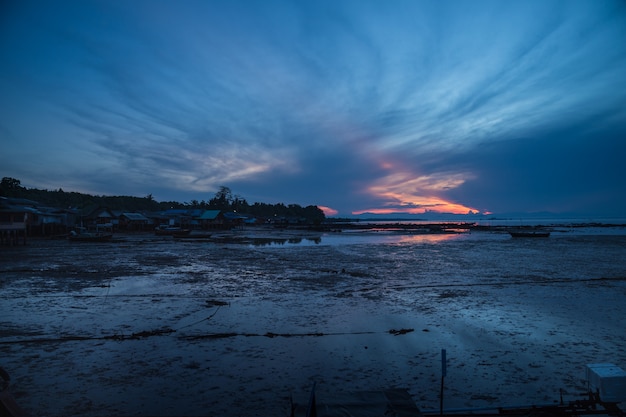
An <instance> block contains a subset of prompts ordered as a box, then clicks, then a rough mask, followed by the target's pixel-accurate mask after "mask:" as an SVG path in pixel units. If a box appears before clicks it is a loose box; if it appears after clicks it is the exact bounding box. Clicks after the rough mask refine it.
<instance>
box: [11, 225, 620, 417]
mask: <svg viewBox="0 0 626 417" xmlns="http://www.w3.org/2000/svg"><path fill="white" fill-rule="evenodd" d="M490 239H491V238H490ZM499 239H502V241H501V242H500V240H499ZM503 239H504V238H500V237H498V238H495V239H491V240H493V242H491V241H490V242H488V243H487V244H488V245H492V246H491V247H489V248H486V249H481V248H483V246H480V248H479V249H475V250H474V252H470V251H468V250H467V248H468V246H461V247H459V248H457V247H456V246H450V247H448V248H447V249H446V250H449V251H456V250H458V252H454V253H453V254H451V255H450V256H441V254H439V255H438V254H437V253H438V252H437V251H440V250H441V247H442V246H441V245H438V244H435V243H431V244H428V242H427V243H426V244H425V246H419V248H420V250H422V251H424V252H425V253H424V254H423V256H422V255H419V256H418V257H416V256H417V255H416V253H415V250H416V248H417V247H414V246H411V245H409V246H402V245H401V246H397V247H389V248H387V249H381V248H380V247H379V248H377V249H376V251H374V250H373V249H371V250H372V251H371V252H368V251H370V249H369V246H368V247H364V246H351V245H343V246H342V245H339V246H332V245H331V246H324V245H321V246H320V245H317V246H316V245H311V246H298V245H294V246H288V245H287V246H285V247H279V248H276V247H269V246H249V245H245V246H242V245H237V244H215V243H211V242H203V243H183V244H180V243H177V244H174V243H172V242H171V241H165V240H156V239H152V238H143V239H139V238H137V239H134V240H133V239H131V240H127V239H126V240H123V241H119V242H114V243H112V244H108V245H95V246H92V247H90V248H88V249H86V248H85V247H84V246H81V247H80V248H76V247H73V248H69V249H68V247H67V242H57V243H51V242H48V241H46V242H31V244H30V245H29V246H28V247H27V248H10V249H7V250H3V253H2V255H1V257H2V258H1V260H2V268H1V269H2V274H1V275H0V279H1V280H2V281H1V288H2V298H1V304H0V306H1V310H2V318H1V319H0V353H1V355H2V356H1V359H0V366H2V367H4V368H5V369H6V370H8V371H9V372H10V373H11V376H12V378H13V381H12V386H11V390H12V392H13V395H14V396H15V398H16V399H17V401H18V403H19V404H20V405H21V406H22V407H23V408H25V409H26V410H27V411H29V412H31V413H32V414H33V415H38V416H46V415H48V416H61V415H81V416H105V415H161V416H168V415H228V416H238V415H241V416H254V415H258V416H268V415H274V416H285V415H288V413H289V405H290V404H289V401H290V396H292V395H293V396H294V398H296V399H298V400H299V399H303V398H304V399H305V398H306V397H307V395H308V392H309V389H310V387H311V386H312V384H313V382H315V383H317V391H318V397H319V398H320V399H323V397H324V396H332V395H336V394H337V393H340V392H344V391H355V390H373V389H385V388H392V387H401V388H407V389H408V390H409V392H410V394H411V395H412V397H413V399H414V400H415V403H416V404H417V405H418V406H419V407H420V408H421V409H426V410H429V409H430V410H435V409H438V407H439V388H440V381H441V361H440V355H441V349H446V352H447V357H448V362H447V364H448V368H447V377H446V379H445V397H444V399H445V406H446V408H466V407H484V406H492V405H525V404H544V403H549V404H550V403H554V402H555V401H558V400H559V395H560V392H559V390H560V389H563V390H564V391H563V392H564V395H565V398H566V399H575V397H577V395H578V394H579V393H582V392H584V391H585V390H586V386H585V379H584V378H585V373H584V367H585V364H587V363H597V362H612V363H615V364H617V365H619V366H622V367H625V365H626V332H624V324H623V323H626V281H625V278H626V269H625V267H624V264H623V259H624V258H622V257H621V255H623V254H624V243H625V242H624V241H623V238H621V240H619V238H617V240H615V241H613V242H611V243H610V244H609V245H608V246H607V247H606V248H604V249H603V251H602V252H601V253H600V254H599V255H598V254H593V253H586V252H584V253H583V252H580V253H571V251H570V253H569V254H568V252H567V251H563V250H564V248H569V247H570V246H571V244H570V243H569V242H564V241H563V242H558V241H552V242H556V243H549V244H550V245H561V246H560V247H558V248H555V249H554V251H555V252H554V254H552V255H550V254H547V255H546V256H555V257H556V258H554V259H561V261H560V262H562V263H563V265H558V262H557V261H556V260H554V259H553V260H551V261H549V262H548V261H541V260H540V258H538V257H534V256H535V255H537V256H538V255H539V254H540V253H542V252H544V251H548V252H549V251H551V250H552V249H550V247H546V248H543V249H541V250H539V249H535V248H533V247H531V246H527V245H526V246H523V247H519V246H513V245H519V244H517V243H510V242H508V241H504V240H503ZM433 242H434V241H433ZM481 242H482V241H480V242H478V243H472V245H474V246H476V245H483V243H481ZM470 243H471V242H470ZM545 245H548V243H546V244H545ZM474 246H472V247H474ZM571 247H572V248H574V249H571V250H576V251H582V249H580V248H579V246H571ZM581 247H584V246H581ZM576 248H578V249H576ZM476 250H488V251H489V253H493V251H494V250H495V251H499V252H498V253H497V254H496V257H504V258H506V257H507V256H508V255H507V253H509V252H510V251H518V255H517V257H518V258H519V254H520V253H525V254H526V255H529V256H530V255H533V256H530V257H529V260H530V259H535V265H534V266H530V267H529V268H530V270H527V271H524V272H521V273H520V275H519V277H516V276H508V277H502V276H501V275H502V273H501V269H498V268H501V267H500V266H497V265H499V264H496V263H495V262H496V261H495V260H494V261H484V262H485V264H484V265H478V266H474V267H473V266H471V265H472V263H477V262H483V261H480V260H479V259H480V257H477V256H478V255H477V252H476ZM535 251H538V252H535ZM426 252H428V253H426ZM464 253H466V254H464ZM546 253H547V252H546ZM591 257H594V259H595V260H596V264H595V265H588V264H589V259H591ZM511 259H513V258H511ZM503 261H505V262H506V259H504V260H503ZM542 262H543V263H542ZM576 262H580V264H579V265H578V264H576V265H574V264H575V263H576ZM609 262H610V263H612V264H613V265H611V266H609V265H606V264H608V263H609ZM620 262H622V264H620ZM435 263H437V265H435ZM445 263H449V264H445ZM603 264H604V265H603ZM383 265H384V268H383ZM478 267H480V269H481V271H482V272H480V273H477V272H476V271H475V269H476V268H478ZM428 268H431V269H428ZM564 268H569V270H570V271H572V270H573V271H577V272H576V273H572V272H568V273H565V272H560V271H563V269H564ZM416 270H420V271H422V272H421V273H420V274H421V275H420V274H418V273H417V272H415V271H416ZM383 271H387V272H383ZM529 271H530V272H529ZM384 274H386V275H384ZM416 275H420V279H413V278H411V279H409V278H407V277H409V276H416ZM441 276H447V279H446V280H445V281H442V278H441ZM381 277H382V278H381ZM468 277H469V278H468Z"/></svg>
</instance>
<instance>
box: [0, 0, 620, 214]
mask: <svg viewBox="0 0 626 417" xmlns="http://www.w3.org/2000/svg"><path fill="white" fill-rule="evenodd" d="M625 9H626V6H624V5H623V4H621V3H620V2H619V1H615V2H613V1H606V2H599V3H593V4H592V3H589V2H575V3H572V2H539V1H538V2H524V3H502V2H489V1H487V2H480V3H472V4H464V3H458V2H436V3H424V2H412V1H407V2H404V1H399V2H395V3H393V4H381V3H379V2H369V1H365V2H352V1H346V2H340V3H336V2H332V3H330V2H328V3H327V2H315V3H310V2H300V1H269V2H261V3H258V4H257V3H252V4H251V3H249V2H237V1H235V2H208V3H202V2H200V3H197V2H184V3H181V4H179V5H176V7H174V6H173V5H172V4H170V3H168V2H141V1H140V2H132V3H128V4H125V3H114V4H107V3H97V2H95V3H82V2H77V3H72V4H69V3H68V4H64V5H55V6H54V7H52V6H47V7H46V6H42V7H40V8H37V9H34V8H30V7H26V6H24V7H21V8H17V9H16V11H14V14H15V13H16V14H15V17H14V19H15V20H13V21H12V25H10V26H7V28H8V29H5V31H6V33H7V37H5V41H4V43H3V44H1V45H0V54H1V55H0V57H1V58H3V61H7V62H10V63H11V65H10V66H8V67H7V68H5V69H4V70H0V71H2V73H0V75H2V77H1V78H0V87H5V88H3V91H5V92H6V93H5V94H4V95H3V97H2V98H0V104H2V106H3V107H7V108H9V107H12V110H11V111H10V112H5V113H4V114H5V115H18V114H20V115H25V114H26V113H27V112H28V109H30V110H31V116H32V117H34V118H37V119H39V120H42V121H43V120H45V121H46V123H47V125H48V126H49V129H48V132H49V135H47V137H42V136H41V135H33V134H32V133H33V132H34V128H33V127H31V126H27V123H26V122H25V121H24V118H23V117H22V118H21V119H20V118H19V117H12V118H11V117H9V116H4V117H3V116H2V115H0V125H2V126H4V127H5V130H4V131H10V132H13V135H14V137H16V138H19V140H20V143H23V145H22V144H20V145H14V146H11V147H10V148H11V149H12V150H13V153H11V152H8V153H5V154H4V155H6V156H4V157H3V156H0V162H2V159H1V158H11V157H12V155H16V152H19V151H20V149H21V151H25V149H26V148H27V147H30V148H36V147H44V146H45V147H46V148H47V149H50V148H54V147H51V146H49V145H46V141H47V143H50V142H54V143H58V142H59V141H61V140H62V144H59V145H58V150H56V151H52V150H51V152H50V153H48V154H47V156H46V159H42V160H41V161H40V162H41V163H40V164H39V165H41V169H37V170H33V169H32V166H31V167H30V168H29V169H30V172H29V173H27V172H25V171H20V169H19V167H18V166H16V165H11V172H10V173H9V174H11V175H14V176H16V177H22V178H24V176H25V175H29V176H32V180H33V182H35V181H36V178H37V177H38V176H39V177H41V176H44V174H43V172H46V171H47V172H56V173H57V174H55V175H57V177H58V178H59V179H61V178H68V177H70V176H71V175H72V172H73V173H76V172H81V173H83V174H82V175H81V177H82V178H83V179H84V181H85V184H84V188H85V189H86V188H89V189H94V188H98V189H100V190H101V192H102V193H113V192H115V191H114V190H121V191H125V192H134V193H143V194H148V193H153V194H155V195H162V196H163V197H165V198H177V197H176V196H180V195H185V196H188V195H192V194H193V193H210V192H211V191H212V190H216V189H217V188H218V187H219V186H220V185H228V186H230V187H231V188H232V189H236V190H238V192H239V193H240V194H242V195H250V196H260V197H262V198H266V199H274V200H276V199H280V200H292V199H293V200H299V201H302V199H306V200H308V201H303V203H309V201H310V202H311V203H317V204H320V205H324V206H325V207H328V209H329V210H337V211H338V212H339V213H349V212H359V211H365V210H369V211H372V210H376V209H380V210H404V211H413V212H419V211H420V210H425V209H428V210H445V211H454V212H462V211H464V212H467V211H469V210H482V211H495V210H510V209H512V208H513V207H512V204H511V201H515V204H517V205H518V206H519V207H520V208H522V209H526V210H531V209H536V210H540V209H542V207H544V206H546V207H547V205H550V206H554V204H552V203H549V204H548V203H547V201H549V200H550V198H549V197H547V196H546V192H545V191H544V187H543V186H542V185H541V182H540V181H538V182H536V183H534V184H536V185H535V186H533V187H526V188H525V189H524V190H520V192H519V195H520V198H519V199H516V198H513V199H512V198H508V197H507V198H506V199H504V198H503V197H500V196H501V195H502V193H501V192H500V193H498V192H496V193H495V194H497V195H494V196H491V197H490V192H492V191H493V190H491V191H490V187H494V190H495V189H500V190H501V188H502V187H503V186H504V185H503V183H502V181H496V180H495V179H494V178H495V177H499V178H510V179H516V180H515V181H518V179H520V178H538V175H536V173H535V170H536V169H537V167H536V166H534V164H532V163H530V164H529V162H528V160H523V161H522V160H521V159H520V160H518V159H516V156H515V154H514V152H516V150H517V151H519V150H520V149H523V150H524V152H525V151H527V150H530V149H532V150H533V151H536V152H539V153H541V152H545V153H547V154H550V155H552V156H556V155H557V152H558V151H557V150H556V149H557V144H558V146H563V147H565V148H563V149H567V147H568V146H569V143H568V140H567V139H561V138H563V136H562V135H563V132H566V131H571V130H568V129H572V127H573V126H577V127H580V128H581V129H583V130H584V132H587V133H584V132H581V131H576V133H575V134H574V135H572V136H571V137H572V140H574V138H575V141H576V146H577V149H592V148H593V147H594V146H596V145H594V144H597V143H602V144H603V145H602V146H604V149H609V148H610V146H612V145H611V144H612V143H613V142H611V141H612V139H606V140H604V139H603V140H600V141H599V140H598V139H597V134H598V132H602V135H604V136H603V137H604V138H608V137H619V135H620V134H621V133H624V132H625V130H626V127H625V124H626V121H625V117H624V111H623V110H620V109H622V108H623V103H624V102H626V93H625V92H624V90H623V89H620V88H617V86H619V85H623V84H626V75H625V73H624V72H623V71H622V69H623V68H624V67H625V66H626V45H625V44H624V43H623V42H618V41H617V39H624V38H626V10H625ZM18 18H19V19H22V20H23V21H24V22H28V25H27V26H21V25H20V24H19V23H17V22H19V21H20V20H19V19H18ZM51 51H54V53H52V52H51ZM16 54H17V55H16ZM9 58H10V59H9ZM36 68H45V70H37V69H36ZM12 104H13V106H11V105H12ZM16 105H17V107H15V106H16ZM581 120H585V121H586V122H585V124H584V125H581V124H580V121H581ZM607 135H608V136H607ZM557 137H558V138H559V139H556V138H557ZM61 138H62V139H61ZM2 141H3V144H7V145H8V143H9V139H8V136H6V135H3V139H2ZM4 147H6V146H4ZM6 148H7V149H8V147H6ZM55 152H58V154H57V153H55ZM74 152H76V153H77V155H80V157H77V158H69V157H68V155H69V153H74ZM484 155H489V157H485V156H484ZM581 155H582V154H576V156H572V155H569V156H568V155H567V153H565V152H564V154H563V155H559V156H560V159H559V166H560V167H561V168H562V169H566V168H567V169H568V170H571V171H567V173H564V174H563V176H562V178H563V179H564V178H566V177H567V175H571V176H572V177H576V171H575V165H577V163H582V161H579V160H578V159H576V158H582V156H581ZM55 158H56V159H57V160H59V161H68V162H66V163H64V164H62V165H64V166H67V167H68V169H70V168H71V172H70V171H69V170H68V172H66V173H64V174H63V173H62V169H60V168H59V169H51V168H49V167H47V165H46V164H47V163H49V162H46V161H53V160H54V159H55ZM500 160H506V161H507V165H506V167H505V166H502V164H501V163H500V162H499V161H500ZM44 162H46V163H44ZM546 163H547V162H546ZM552 163H554V161H552ZM611 163H612V164H613V163H615V162H613V161H612V160H611ZM6 166H9V165H6ZM33 166H34V165H33ZM621 166H622V165H617V166H613V165H611V167H614V168H611V167H608V166H606V167H605V168H606V169H607V172H608V171H610V170H611V169H614V170H617V171H618V172H622V171H620V169H622V168H620V167H621ZM90 170H99V171H100V172H106V177H107V178H109V181H108V182H103V183H94V182H93V180H92V177H97V175H93V176H92V175H86V173H88V172H89V171H90ZM498 170H500V171H498ZM505 171H506V172H505ZM603 171H604V170H603V169H600V172H603ZM496 172H500V174H499V175H498V174H496ZM541 172H542V173H543V175H547V176H549V175H550V174H549V172H548V171H547V170H546V171H541ZM596 176H597V178H598V179H597V181H599V182H602V183H603V184H604V186H605V188H606V190H613V191H612V192H616V191H624V190H623V185H621V182H618V181H616V180H614V179H612V178H613V177H610V176H608V174H607V176H603V175H601V174H600V173H597V174H596ZM47 177H48V178H49V177H50V176H49V175H48V176H47ZM87 181H92V182H91V184H88V183H87ZM546 183H549V181H547V182H546ZM585 184H586V183H585ZM585 187H592V185H591V184H589V185H585ZM553 188H554V187H552V188H549V189H550V190H553ZM567 188H568V187H567V185H563V189H567ZM589 190H590V191H589V195H591V188H590V189H589ZM522 191H523V192H522ZM610 192H611V191H607V193H610ZM575 194H576V191H570V192H569V193H568V194H565V193H561V194H559V198H560V199H561V200H562V201H565V200H568V199H571V201H572V203H571V204H570V205H571V206H572V207H574V206H575V205H576V204H575V203H573V202H574V201H578V200H579V198H578V196H577V195H575ZM311 200H313V201H311ZM529 201H533V203H529ZM542 201H546V204H545V205H544V204H543V203H542ZM568 204H569V203H568ZM568 204H564V206H565V205H568ZM523 207H525V208H523Z"/></svg>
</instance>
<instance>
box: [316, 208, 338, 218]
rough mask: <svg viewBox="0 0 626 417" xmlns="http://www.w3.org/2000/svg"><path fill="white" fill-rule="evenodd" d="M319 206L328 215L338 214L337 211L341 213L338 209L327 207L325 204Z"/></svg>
mask: <svg viewBox="0 0 626 417" xmlns="http://www.w3.org/2000/svg"><path fill="white" fill-rule="evenodd" d="M317 208H319V209H320V210H322V211H323V212H324V214H325V215H326V216H336V215H337V213H339V212H338V211H337V210H335V209H332V208H330V207H325V206H317Z"/></svg>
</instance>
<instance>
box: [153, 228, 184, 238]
mask: <svg viewBox="0 0 626 417" xmlns="http://www.w3.org/2000/svg"><path fill="white" fill-rule="evenodd" d="M189 232H191V230H190V229H183V228H181V227H178V226H159V227H157V228H156V229H154V234H155V235H157V236H174V235H176V236H182V235H186V234H189Z"/></svg>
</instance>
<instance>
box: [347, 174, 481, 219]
mask: <svg viewBox="0 0 626 417" xmlns="http://www.w3.org/2000/svg"><path fill="white" fill-rule="evenodd" d="M471 178H473V176H472V175H471V174H467V173H436V174H432V175H417V176H416V175H415V174H412V173H410V172H395V173H392V174H390V175H388V176H386V177H384V178H382V179H380V180H379V181H378V182H377V184H375V185H372V186H371V187H369V188H368V189H367V193H368V194H370V195H372V196H374V197H375V198H376V199H378V200H380V201H382V204H381V205H382V207H378V208H369V209H365V210H357V211H353V212H352V214H355V215H358V214H363V213H374V214H391V213H409V214H423V213H425V212H438V213H452V214H467V213H478V212H479V210H477V209H475V208H473V207H469V206H465V205H463V204H460V203H456V202H452V201H449V200H446V199H445V198H444V197H443V196H442V194H444V193H445V192H446V191H447V190H450V189H453V188H457V187H459V186H461V185H462V184H463V183H464V182H465V181H466V180H468V179H471Z"/></svg>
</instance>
